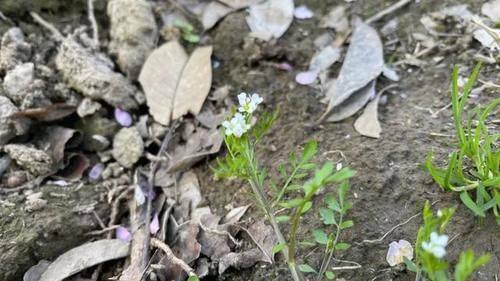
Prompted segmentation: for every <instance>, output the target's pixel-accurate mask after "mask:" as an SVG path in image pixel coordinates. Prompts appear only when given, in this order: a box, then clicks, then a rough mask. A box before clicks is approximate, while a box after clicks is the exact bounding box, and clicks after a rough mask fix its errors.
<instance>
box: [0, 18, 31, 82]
mask: <svg viewBox="0 0 500 281" xmlns="http://www.w3.org/2000/svg"><path fill="white" fill-rule="evenodd" d="M30 57H31V45H30V44H29V43H26V42H25V41H24V34H23V32H22V31H21V29H20V28H18V27H13V28H11V29H9V30H8V31H7V32H5V34H4V35H3V37H2V43H1V48H0V72H6V71H8V70H11V69H13V68H14V67H15V66H16V65H18V64H20V63H23V62H26V61H28V60H29V59H30Z"/></svg>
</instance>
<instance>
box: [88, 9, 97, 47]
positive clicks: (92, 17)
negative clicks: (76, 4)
mask: <svg viewBox="0 0 500 281" xmlns="http://www.w3.org/2000/svg"><path fill="white" fill-rule="evenodd" d="M94 1H95V0H88V17H89V21H90V24H91V25H92V39H93V41H94V47H95V48H96V49H97V48H99V27H98V25H97V21H96V19H95V14H94Z"/></svg>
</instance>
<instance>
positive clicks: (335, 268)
mask: <svg viewBox="0 0 500 281" xmlns="http://www.w3.org/2000/svg"><path fill="white" fill-rule="evenodd" d="M333 261H334V262H341V263H347V264H353V265H351V266H337V267H335V266H334V267H332V268H331V270H332V271H336V270H347V269H358V268H362V267H363V266H362V265H361V264H359V263H357V262H355V261H347V260H341V259H336V258H333Z"/></svg>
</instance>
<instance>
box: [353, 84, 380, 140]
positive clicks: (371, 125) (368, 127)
mask: <svg viewBox="0 0 500 281" xmlns="http://www.w3.org/2000/svg"><path fill="white" fill-rule="evenodd" d="M379 99H380V93H379V94H378V95H377V97H376V98H375V99H373V100H372V101H371V102H370V103H368V105H367V106H366V108H365V111H363V114H361V116H359V117H358V119H357V120H356V122H354V129H356V131H358V133H360V134H362V135H363V136H367V137H371V138H379V137H380V133H381V132H382V128H381V127H380V123H379V121H378V101H379Z"/></svg>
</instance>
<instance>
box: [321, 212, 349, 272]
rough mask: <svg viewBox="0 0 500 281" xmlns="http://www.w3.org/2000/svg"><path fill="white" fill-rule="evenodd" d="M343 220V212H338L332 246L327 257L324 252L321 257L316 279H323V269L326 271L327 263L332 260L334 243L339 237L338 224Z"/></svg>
mask: <svg viewBox="0 0 500 281" xmlns="http://www.w3.org/2000/svg"><path fill="white" fill-rule="evenodd" d="M343 220H344V214H342V213H340V218H339V222H338V223H337V225H336V227H337V231H336V232H335V239H334V240H333V243H332V248H331V249H330V251H329V253H328V257H327V255H326V253H325V256H324V257H323V261H322V262H321V267H320V269H319V272H318V275H317V278H316V280H318V281H321V280H322V279H323V274H325V271H326V269H327V267H328V265H329V264H330V262H331V261H332V258H333V252H334V251H335V245H337V242H338V241H339V237H340V225H342V221H343Z"/></svg>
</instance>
